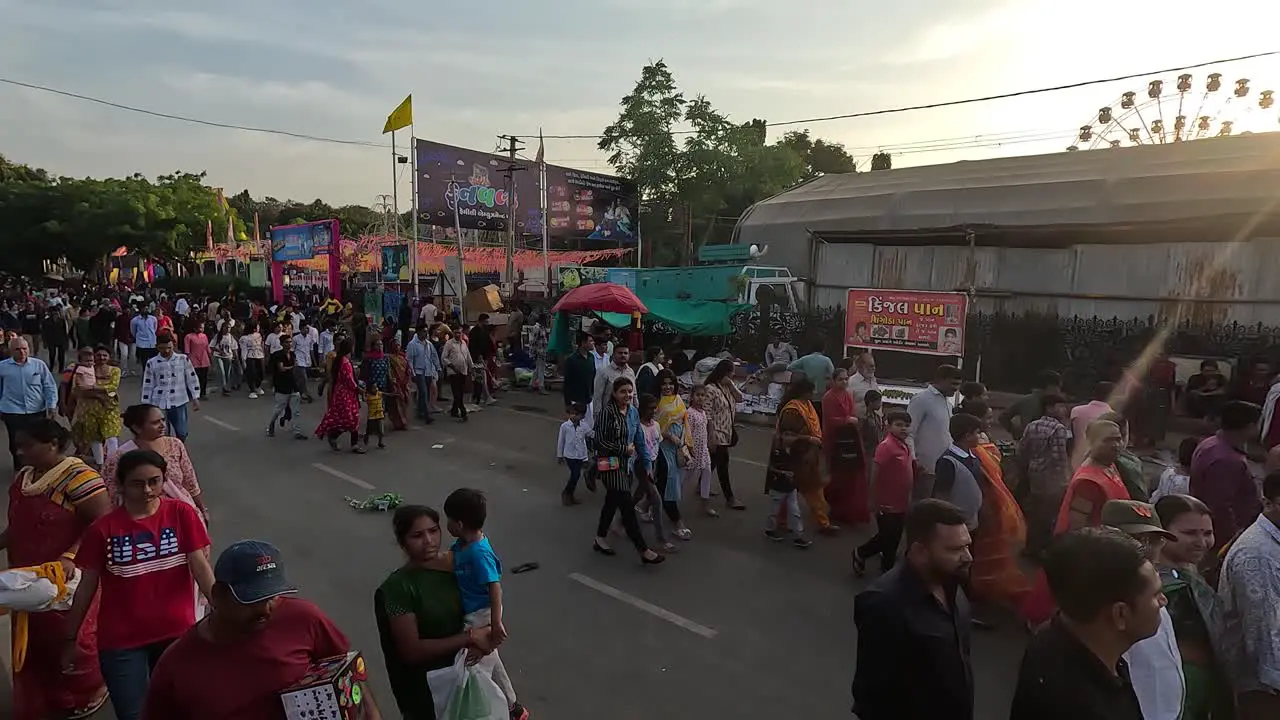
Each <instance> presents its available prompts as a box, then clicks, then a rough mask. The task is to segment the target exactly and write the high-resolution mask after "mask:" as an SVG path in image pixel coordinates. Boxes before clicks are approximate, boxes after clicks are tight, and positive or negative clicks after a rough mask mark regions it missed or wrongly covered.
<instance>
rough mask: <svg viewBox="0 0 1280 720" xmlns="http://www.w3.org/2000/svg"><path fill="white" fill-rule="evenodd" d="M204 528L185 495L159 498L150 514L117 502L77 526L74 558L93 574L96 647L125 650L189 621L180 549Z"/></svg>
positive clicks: (192, 600)
mask: <svg viewBox="0 0 1280 720" xmlns="http://www.w3.org/2000/svg"><path fill="white" fill-rule="evenodd" d="M207 547H209V533H208V532H207V531H206V530H205V528H204V523H202V522H201V521H200V516H199V515H197V514H196V510H195V508H193V507H191V506H190V505H188V504H187V503H184V502H181V501H178V500H171V499H169V498H161V500H160V508H159V509H157V510H156V512H155V514H154V515H152V516H151V517H145V518H142V519H140V520H135V519H133V518H131V517H129V511H128V510H125V509H124V508H123V507H119V508H116V509H115V510H112V511H111V512H109V513H107V514H106V515H103V516H102V517H100V518H98V519H97V520H95V521H94V522H93V524H92V525H90V526H89V527H88V529H86V530H85V531H84V537H83V538H82V539H81V540H80V551H79V552H78V553H77V554H76V564H77V565H79V566H80V567H82V568H84V569H85V570H94V571H97V572H98V574H99V577H100V578H101V580H100V587H101V588H102V599H101V601H100V603H101V604H100V606H99V609H98V647H99V648H101V649H103V650H127V649H129V648H137V647H142V646H144V645H150V644H151V643H154V642H160V641H161V640H172V639H173V638H176V637H178V636H179V635H181V634H182V633H183V632H185V631H186V629H187V628H189V627H191V625H192V624H193V623H195V621H196V595H195V592H196V590H195V580H194V579H193V578H192V576H191V568H190V567H189V566H188V565H187V554H188V553H192V552H195V551H197V550H203V549H204V548H207Z"/></svg>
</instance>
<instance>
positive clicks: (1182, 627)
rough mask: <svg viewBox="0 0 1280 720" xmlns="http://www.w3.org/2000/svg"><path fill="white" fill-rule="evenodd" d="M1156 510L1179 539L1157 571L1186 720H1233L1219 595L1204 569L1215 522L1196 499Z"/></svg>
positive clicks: (1167, 547) (1163, 501) (1167, 499)
mask: <svg viewBox="0 0 1280 720" xmlns="http://www.w3.org/2000/svg"><path fill="white" fill-rule="evenodd" d="M1155 509H1156V514H1157V515H1159V516H1160V524H1161V525H1162V526H1163V527H1164V528H1165V529H1166V530H1168V531H1169V532H1171V533H1173V534H1174V535H1176V536H1177V538H1178V539H1177V540H1176V541H1167V542H1165V544H1164V546H1163V547H1162V548H1161V549H1160V562H1159V563H1158V566H1157V569H1158V570H1159V572H1160V581H1161V584H1162V585H1163V586H1164V595H1165V598H1167V599H1168V603H1169V604H1168V605H1167V607H1168V610H1169V616H1170V617H1171V618H1172V619H1173V632H1174V636H1175V637H1176V638H1177V641H1178V652H1179V653H1180V654H1181V655H1182V673H1183V675H1184V676H1185V678H1186V694H1185V697H1184V698H1183V702H1182V720H1230V718H1232V717H1233V716H1234V706H1233V702H1232V695H1231V688H1230V686H1229V685H1228V684H1227V679H1226V675H1225V673H1224V672H1223V671H1222V663H1221V662H1220V661H1219V660H1218V658H1219V654H1218V652H1217V648H1218V643H1219V639H1220V637H1221V634H1220V633H1221V630H1222V617H1221V611H1220V609H1219V606H1218V595H1217V593H1215V592H1214V591H1213V588H1212V587H1211V586H1210V585H1209V583H1208V582H1206V581H1205V579H1204V577H1203V576H1202V575H1201V574H1200V571H1199V569H1198V568H1199V565H1200V564H1201V562H1202V561H1203V560H1204V559H1205V556H1206V555H1208V554H1209V550H1210V549H1211V548H1212V547H1213V518H1212V517H1211V516H1210V514H1209V508H1208V507H1206V506H1205V504H1204V503H1202V502H1200V501H1199V500H1197V499H1196V498H1193V497H1191V496H1190V495H1166V496H1164V497H1162V498H1160V499H1159V500H1158V501H1157V502H1156V504H1155Z"/></svg>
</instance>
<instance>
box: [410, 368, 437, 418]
mask: <svg viewBox="0 0 1280 720" xmlns="http://www.w3.org/2000/svg"><path fill="white" fill-rule="evenodd" d="M435 381H436V379H435V377H433V376H430V375H414V376H413V384H414V385H415V386H417V388H418V419H419V420H430V419H431V384H432V383H434V382H435Z"/></svg>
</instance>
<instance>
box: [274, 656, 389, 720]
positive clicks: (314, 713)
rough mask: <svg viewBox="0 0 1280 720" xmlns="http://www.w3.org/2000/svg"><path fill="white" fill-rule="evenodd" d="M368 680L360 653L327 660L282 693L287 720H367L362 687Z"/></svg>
mask: <svg viewBox="0 0 1280 720" xmlns="http://www.w3.org/2000/svg"><path fill="white" fill-rule="evenodd" d="M367 677H368V674H367V673H366V671H365V667H364V657H363V656H362V655H361V654H360V653H358V652H349V653H347V654H346V655H338V656H336V657H331V658H325V659H323V660H320V661H318V662H316V663H315V664H313V665H312V666H311V667H310V668H309V669H308V670H307V674H306V675H305V676H303V678H302V679H301V680H299V681H298V682H296V683H294V684H293V685H292V686H290V687H288V688H286V689H285V690H283V691H281V693H280V700H281V702H282V703H284V714H285V717H286V718H288V720H365V718H367V717H369V715H368V713H367V712H366V711H365V704H364V698H363V697H362V692H361V688H360V683H361V682H363V681H364V680H365V679H366V678H367Z"/></svg>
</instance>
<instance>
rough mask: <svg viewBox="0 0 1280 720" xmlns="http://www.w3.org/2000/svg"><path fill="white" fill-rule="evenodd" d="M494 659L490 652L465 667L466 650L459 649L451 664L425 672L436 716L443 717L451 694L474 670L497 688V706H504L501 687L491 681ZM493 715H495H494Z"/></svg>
mask: <svg viewBox="0 0 1280 720" xmlns="http://www.w3.org/2000/svg"><path fill="white" fill-rule="evenodd" d="M493 668H494V659H493V654H492V653H490V654H488V655H485V656H484V657H482V658H480V662H478V663H476V664H475V665H472V666H471V667H467V651H466V650H459V651H458V654H457V655H456V656H455V657H454V659H453V665H452V666H451V667H447V668H440V669H439V670H432V671H430V672H428V673H427V687H429V688H430V689H431V700H432V702H433V703H434V704H435V709H436V717H438V718H443V717H445V714H444V713H445V709H446V708H447V707H448V706H449V701H450V700H451V699H453V694H454V693H455V692H456V691H457V690H458V688H460V687H462V682H463V680H465V679H466V678H467V676H468V674H470V673H472V672H475V673H477V674H478V675H482V676H483V677H484V678H485V679H486V680H488V681H489V684H490V685H492V686H493V687H494V689H495V690H497V693H498V698H499V699H500V700H501V702H500V703H499V707H505V706H506V703H507V699H506V696H504V695H503V694H502V689H501V688H499V687H498V686H497V684H496V683H494V682H493V680H492V678H493ZM494 717H497V716H496V715H495V716H494Z"/></svg>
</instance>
